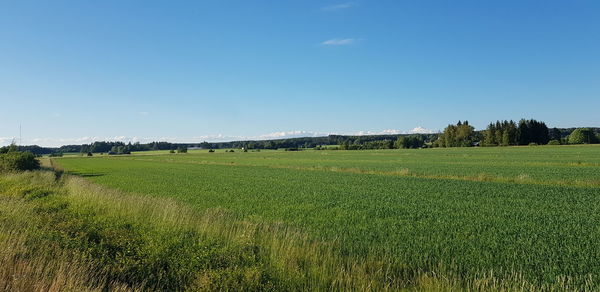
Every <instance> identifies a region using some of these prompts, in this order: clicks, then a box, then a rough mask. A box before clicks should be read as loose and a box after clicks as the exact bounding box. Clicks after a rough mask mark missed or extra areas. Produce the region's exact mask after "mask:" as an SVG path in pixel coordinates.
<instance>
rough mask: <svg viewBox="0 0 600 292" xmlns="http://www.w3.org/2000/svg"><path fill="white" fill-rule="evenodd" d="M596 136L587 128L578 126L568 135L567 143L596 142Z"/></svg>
mask: <svg viewBox="0 0 600 292" xmlns="http://www.w3.org/2000/svg"><path fill="white" fill-rule="evenodd" d="M597 138H598V137H596V134H594V132H593V131H592V130H590V129H588V128H578V129H575V131H573V132H572V133H571V135H569V144H593V143H598V139H597Z"/></svg>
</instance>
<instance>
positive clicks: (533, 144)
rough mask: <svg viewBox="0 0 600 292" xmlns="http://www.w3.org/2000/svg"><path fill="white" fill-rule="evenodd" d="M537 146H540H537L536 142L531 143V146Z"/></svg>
mask: <svg viewBox="0 0 600 292" xmlns="http://www.w3.org/2000/svg"><path fill="white" fill-rule="evenodd" d="M537 145H538V144H537V143H535V142H531V143H529V146H537Z"/></svg>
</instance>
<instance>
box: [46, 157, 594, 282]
mask: <svg viewBox="0 0 600 292" xmlns="http://www.w3.org/2000/svg"><path fill="white" fill-rule="evenodd" d="M53 164H54V165H55V166H59V167H61V168H63V169H64V170H65V171H66V172H67V173H70V174H74V175H79V176H83V177H85V178H86V180H88V181H91V182H93V183H97V184H100V185H102V186H105V187H108V188H111V189H115V190H119V191H122V192H124V193H127V194H130V195H133V196H141V197H148V198H149V199H155V198H170V199H174V200H176V201H177V202H179V203H182V204H184V205H185V206H188V207H189V208H191V209H192V210H194V212H198V213H202V212H209V211H211V210H212V211H214V210H223V211H226V212H229V213H231V214H233V216H234V217H235V218H236V220H244V221H247V222H255V223H261V224H267V225H270V226H282V225H283V226H286V228H289V229H290V230H295V231H297V232H299V233H301V234H304V235H305V236H306V237H305V238H306V239H305V240H306V241H307V242H310V244H315V245H322V246H328V247H331V248H332V250H334V251H335V253H334V254H330V255H329V256H330V257H332V258H340V257H341V258H347V259H348V261H346V262H344V265H346V266H348V265H352V263H365V262H370V263H373V267H378V268H379V269H380V270H381V269H384V270H385V271H384V272H381V271H376V272H373V271H369V268H367V269H366V272H365V274H366V275H368V274H369V273H384V274H385V275H384V276H383V278H385V279H387V281H390V282H394V281H397V279H396V278H402V279H401V280H398V281H400V282H402V281H403V283H404V284H402V285H400V286H410V285H413V284H414V282H415V280H414V279H417V278H419V277H420V276H421V275H436V276H438V277H439V278H444V279H451V281H454V282H456V283H458V285H461V286H465V285H469V286H470V287H478V285H480V286H481V287H484V286H486V285H488V286H490V285H491V286H493V284H489V283H484V282H485V281H492V282H494V281H496V282H498V283H508V284H501V285H500V284H499V286H498V287H536V288H541V289H551V288H557V287H558V288H563V289H566V288H570V289H583V288H588V289H589V288H596V289H597V288H600V284H599V283H600V280H599V277H600V147H598V146H543V147H542V146H540V147H494V148H447V149H415V150H373V151H335V150H320V151H316V150H306V151H297V152H296V151H293V152H286V151H260V152H253V151H250V152H241V151H238V150H236V152H234V153H229V152H225V151H224V150H217V151H216V152H215V153H208V151H206V150H204V151H194V152H191V153H188V154H168V153H145V154H139V155H138V154H134V155H128V156H110V157H109V156H99V155H96V156H94V157H63V158H56V159H53ZM306 244H309V243H306ZM321 256H323V255H321ZM331 263H337V262H336V261H334V260H332V261H331ZM308 264H309V263H308ZM321 264H322V265H325V266H326V267H321V268H320V269H327V270H336V269H345V268H344V266H337V265H336V264H329V265H328V266H327V263H321ZM346 268H347V267H346ZM315 269H316V268H315ZM322 271H323V270H321V272H322ZM478 283H479V284H478ZM482 283H484V284H482ZM502 285H504V286H502ZM510 285H514V286H510ZM526 285H530V286H526ZM331 287H332V286H331Z"/></svg>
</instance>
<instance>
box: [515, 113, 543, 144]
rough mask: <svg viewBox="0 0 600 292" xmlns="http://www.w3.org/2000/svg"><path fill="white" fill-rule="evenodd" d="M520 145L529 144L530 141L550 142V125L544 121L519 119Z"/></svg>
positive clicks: (537, 142) (538, 142)
mask: <svg viewBox="0 0 600 292" xmlns="http://www.w3.org/2000/svg"><path fill="white" fill-rule="evenodd" d="M518 133H519V140H518V141H519V145H529V144H530V143H536V144H539V145H545V144H548V141H549V140H550V136H549V131H548V127H547V126H546V124H545V123H544V122H539V121H536V120H533V119H532V120H525V119H522V120H520V121H519V128H518Z"/></svg>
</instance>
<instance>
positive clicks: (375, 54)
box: [0, 0, 600, 145]
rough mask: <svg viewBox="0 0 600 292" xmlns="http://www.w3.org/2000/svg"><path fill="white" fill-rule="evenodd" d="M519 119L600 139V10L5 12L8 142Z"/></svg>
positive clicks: (262, 134) (100, 5)
mask: <svg viewBox="0 0 600 292" xmlns="http://www.w3.org/2000/svg"><path fill="white" fill-rule="evenodd" d="M519 118H536V119H540V120H543V121H546V122H547V124H548V125H549V126H557V127H572V126H600V1H577V0H573V1H566V0H564V1H549V0H540V1H523V0H519V1H507V0H503V1H481V0H476V1H475V0H474V1H450V0H446V1H427V0H425V1H397V0H389V1H365V0H362V1H361V0H357V1H350V2H348V1H307V0H295V1H283V0H273V1H245V0H244V1H241V0H240V1H27V0H19V1H2V2H0V143H1V144H6V143H9V142H10V139H11V138H12V137H18V135H19V130H18V129H19V124H22V127H23V143H24V144H41V145H60V144H71V143H79V144H80V143H84V142H86V143H87V142H89V141H91V140H94V139H125V140H130V139H134V140H140V141H147V140H156V139H161V140H169V141H189V142H197V141H202V140H207V141H214V140H232V139H237V138H266V137H276V136H281V137H285V136H298V135H319V134H327V133H340V134H351V133H359V132H361V131H362V132H363V133H366V132H372V133H378V132H382V131H384V130H388V131H387V132H407V131H411V129H413V128H415V127H422V128H424V129H428V130H439V129H443V128H444V127H445V126H446V125H447V124H448V123H451V122H456V121H457V120H465V119H468V120H469V121H470V122H471V123H472V124H473V125H474V126H475V127H476V128H484V127H485V125H486V124H487V123H489V122H490V121H495V120H497V119H519ZM272 133H274V134H272Z"/></svg>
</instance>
